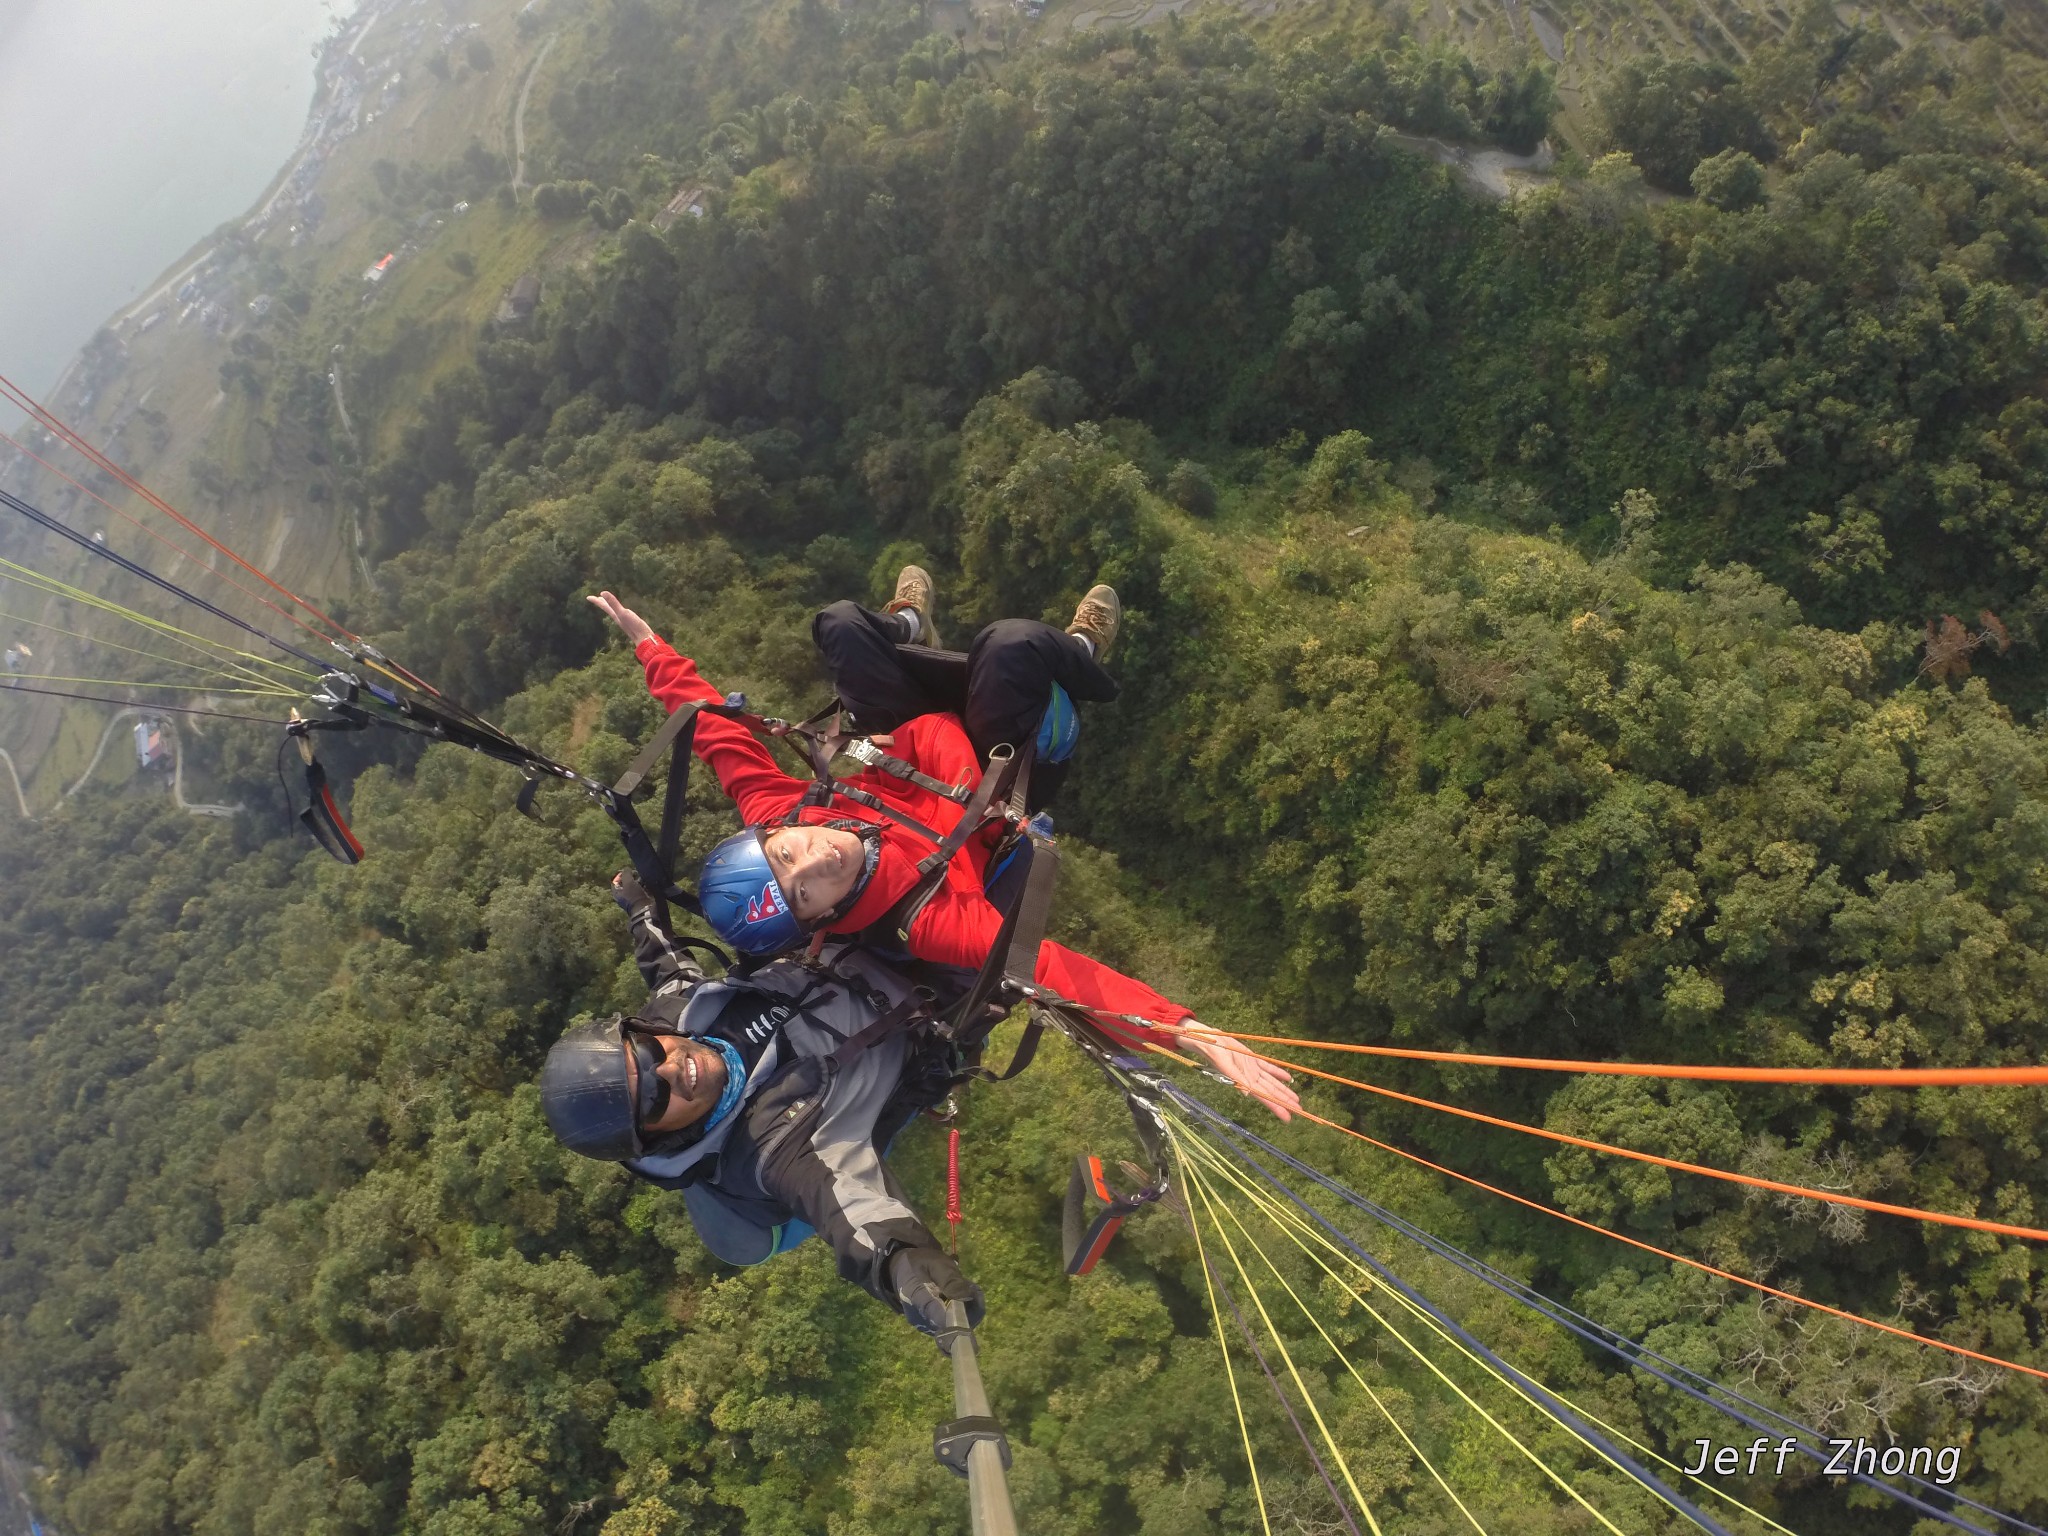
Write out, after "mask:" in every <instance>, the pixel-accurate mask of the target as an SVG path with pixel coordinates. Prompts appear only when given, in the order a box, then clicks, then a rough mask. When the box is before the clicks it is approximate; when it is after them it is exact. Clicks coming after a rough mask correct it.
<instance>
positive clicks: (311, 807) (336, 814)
mask: <svg viewBox="0 0 2048 1536" xmlns="http://www.w3.org/2000/svg"><path fill="white" fill-rule="evenodd" d="M306 794H307V800H306V808H305V809H304V810H303V811H301V812H299V820H300V821H302V822H304V823H305V826H306V830H307V831H309V832H311V833H312V834H313V840H314V841H315V842H317V843H318V844H319V845H320V846H321V847H322V848H324V849H326V850H327V851H328V852H329V853H331V854H332V855H334V857H335V858H337V859H339V860H341V862H342V863H344V864H360V863H362V862H363V845H362V843H361V842H359V841H358V840H357V838H356V835H355V833H354V832H353V831H351V830H350V829H349V824H348V823H347V822H346V821H345V820H343V819H342V815H341V807H340V806H338V805H336V804H335V803H334V791H333V790H332V789H330V788H328V785H327V770H326V769H325V768H322V767H321V766H320V765H319V764H318V763H316V762H312V761H310V760H309V761H308V762H307V764H306Z"/></svg>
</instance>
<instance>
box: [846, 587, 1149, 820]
mask: <svg viewBox="0 0 2048 1536" xmlns="http://www.w3.org/2000/svg"><path fill="white" fill-rule="evenodd" d="M902 633H903V631H902V627H901V621H900V620H898V619H897V617H896V616H895V615H894V614H880V613H875V612H872V611H871V610H869V609H866V608H863V607H861V606H860V604H858V603H852V602H846V603H834V604H833V605H832V606H831V607H829V608H827V609H825V610H824V611H822V612H821V613H820V614H819V615H818V616H817V618H816V619H814V620H813V621H812V622H811V638H812V639H813V640H815V641H816V642H817V646H818V650H819V653H820V654H822V655H823V656H824V658H825V668H826V670H827V671H828V672H829V673H830V674H831V677H832V687H833V689H834V690H835V691H836V692H837V693H838V695H839V699H840V702H841V703H843V704H844V705H845V706H846V707H847V708H848V709H849V710H851V711H852V712H853V716H854V718H855V719H856V720H857V721H859V722H860V727H861V729H862V730H864V731H893V730H895V729H896V728H897V727H898V726H900V725H902V724H903V723H904V722H905V721H907V720H913V719H915V718H916V717H917V716H919V715H929V714H935V713H939V712H942V711H943V712H951V713H953V714H957V715H959V716H960V718H961V719H962V720H963V721H965V722H966V725H967V739H968V740H969V741H970V742H972V743H973V744H974V751H975V755H976V756H977V757H979V758H980V759H981V761H982V762H983V763H986V762H987V761H988V755H989V752H990V751H991V750H992V749H993V748H995V747H996V746H998V745H1000V744H1002V743H1005V742H1007V743H1008V744H1009V745H1011V746H1013V747H1015V748H1017V749H1018V750H1019V751H1022V750H1023V749H1024V747H1025V746H1026V745H1027V744H1028V743H1029V742H1031V741H1032V740H1034V739H1035V738H1036V737H1037V735H1038V726H1039V722H1040V721H1041V720H1042V719H1043V718H1044V716H1045V707H1046V704H1047V703H1048V702H1049V701H1050V700H1051V698H1052V685H1053V684H1054V683H1058V684H1059V685H1060V687H1062V688H1064V689H1065V690H1066V691H1067V694H1068V696H1069V697H1070V698H1072V699H1073V701H1074V702H1075V703H1076V704H1107V703H1108V702H1109V701H1110V700H1112V699H1114V698H1115V697H1116V693H1117V688H1116V681H1115V679H1114V678H1112V677H1111V676H1110V675H1109V673H1108V672H1106V671H1104V670H1103V667H1102V663H1100V662H1099V661H1097V660H1096V659H1095V658H1094V657H1093V656H1092V655H1090V654H1089V652H1088V649H1087V647H1085V646H1083V645H1082V644H1081V643H1080V642H1079V641H1077V640H1075V639H1074V637H1073V636H1072V635H1064V634H1061V633H1060V632H1059V631H1058V630H1056V629H1054V628H1053V627H1052V626H1051V625H1050V624H1041V623H1039V622H1038V621H1037V620H1036V619H998V620H997V621H996V622H995V623H993V624H990V625H988V626H987V627H986V628H984V629H983V630H982V631H981V633H980V634H978V635H976V636H975V637H974V642H973V643H972V644H971V645H969V646H968V647H967V653H966V654H965V655H964V656H963V655H962V654H961V653H960V652H958V651H935V650H932V649H930V648H928V647H926V646H922V645H905V644H903V643H902V640H901V635H902ZM1065 776H1066V765H1065V764H1064V763H1059V764H1054V763H1039V764H1036V765H1034V766H1033V768H1032V770H1031V801H1030V804H1031V809H1032V810H1038V809H1041V808H1042V807H1044V806H1045V805H1048V804H1050V803H1051V800H1052V797H1053V795H1054V793H1055V792H1056V791H1057V790H1058V788H1059V784H1060V780H1061V779H1063V778H1064V777H1065Z"/></svg>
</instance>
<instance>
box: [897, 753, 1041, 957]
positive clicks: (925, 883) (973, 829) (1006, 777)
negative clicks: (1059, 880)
mask: <svg viewBox="0 0 2048 1536" xmlns="http://www.w3.org/2000/svg"><path fill="white" fill-rule="evenodd" d="M1029 750H1030V749H1029V748H1027V749H1026V755H1027V756H1028V755H1029ZM1017 761H1018V760H1017V757H1016V755H1015V753H1014V751H1013V750H1012V749H1011V748H1009V747H1006V746H998V747H996V748H995V749H994V750H993V751H991V752H990V753H989V755H988V766H987V767H986V768H984V769H983V770H982V773H981V783H980V784H979V785H977V786H976V788H975V791H974V798H973V799H971V800H969V801H968V802H967V808H966V809H965V810H963V811H962V812H961V813H960V819H959V820H958V821H957V822H955V823H954V824H953V830H952V831H950V832H948V833H947V834H946V835H945V836H944V837H943V838H941V839H940V840H939V845H938V847H936V848H934V849H933V850H932V851H931V852H930V853H928V854H926V855H925V856H924V857H923V858H922V859H920V860H918V864H917V873H918V877H919V879H918V883H917V885H916V886H915V887H913V888H912V889H911V891H910V894H909V895H907V896H905V897H904V898H903V899H902V900H901V901H899V902H898V903H897V904H896V907H895V910H894V911H892V912H891V913H890V914H889V915H888V917H887V918H886V919H885V921H886V923H887V924H888V926H889V927H890V928H893V929H894V930H895V935H896V942H897V943H899V944H908V943H909V942H910V929H911V925H912V924H914V923H915V922H916V921H917V919H918V915H919V914H920V913H922V912H923V911H924V909H925V908H926V907H927V906H928V905H930V903H931V899H932V898H933V897H934V896H936V895H938V893H939V887H940V886H942V885H944V884H945V882H946V866H947V865H948V864H950V863H951V862H952V861H953V855H954V854H956V853H958V852H959V851H960V850H961V849H962V848H963V847H965V846H966V844H967V839H969V838H970V837H972V836H974V835H975V834H976V833H977V832H979V831H980V830H981V829H982V826H983V825H984V824H985V823H986V822H987V821H988V819H989V807H990V806H991V805H992V804H994V803H995V802H996V801H997V800H999V799H1000V798H1002V796H1003V794H1004V791H1005V790H1006V788H1007V787H1008V785H1009V784H1010V782H1011V775H1012V774H1013V773H1014V772H1015V770H1016V767H1017ZM998 814H1000V813H998Z"/></svg>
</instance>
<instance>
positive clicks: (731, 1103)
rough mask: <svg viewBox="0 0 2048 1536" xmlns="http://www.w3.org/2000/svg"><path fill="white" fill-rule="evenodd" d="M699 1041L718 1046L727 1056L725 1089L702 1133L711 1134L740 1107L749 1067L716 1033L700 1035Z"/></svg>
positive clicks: (725, 1056)
mask: <svg viewBox="0 0 2048 1536" xmlns="http://www.w3.org/2000/svg"><path fill="white" fill-rule="evenodd" d="M697 1043H698V1044H699V1045H709V1046H713V1047H716V1049H717V1051H718V1054H719V1055H721V1056H723V1057H724V1058H725V1091H724V1092H722V1093H720V1094H719V1096H718V1103H717V1105H716V1106H715V1107H714V1108H713V1109H712V1111H711V1116H710V1118H709V1119H707V1120H706V1121H705V1122H704V1130H703V1132H702V1134H703V1135H705V1136H709V1135H710V1134H711V1133H712V1132H713V1131H714V1130H716V1129H717V1128H718V1126H719V1125H720V1124H721V1123H722V1122H723V1121H725V1120H726V1119H728V1118H729V1117H730V1116H731V1114H732V1112H733V1111H734V1110H735V1109H738V1108H739V1105H740V1096H741V1095H742V1094H744V1093H745V1092H746V1091H747V1067H746V1063H745V1062H743V1061H741V1060H740V1053H739V1052H738V1051H737V1050H735V1049H733V1047H731V1046H729V1045H727V1044H726V1043H725V1042H724V1041H723V1040H721V1039H719V1038H718V1037H717V1036H716V1035H700V1036H698V1037H697Z"/></svg>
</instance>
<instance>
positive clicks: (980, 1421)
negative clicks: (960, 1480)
mask: <svg viewBox="0 0 2048 1536" xmlns="http://www.w3.org/2000/svg"><path fill="white" fill-rule="evenodd" d="M984 1440H993V1441H994V1442H995V1447H996V1453H997V1454H998V1455H999V1456H1001V1457H1002V1458H1003V1470H1004V1471H1005V1472H1007V1471H1009V1470H1010V1441H1009V1437H1008V1436H1007V1435H1005V1434H1004V1433H1003V1426H1002V1425H1000V1424H998V1423H997V1422H996V1421H995V1420H994V1419H992V1418H990V1417H989V1416H988V1415H987V1414H974V1415H971V1416H970V1417H968V1418H964V1419H955V1420H953V1421H952V1422H951V1423H950V1424H941V1425H940V1426H939V1427H938V1428H937V1429H935V1430H933V1431H932V1454H933V1455H934V1456H936V1457H938V1459H939V1465H940V1466H942V1467H947V1468H950V1469H951V1470H952V1472H953V1474H954V1475H955V1476H956V1477H965V1476H966V1475H967V1458H968V1457H969V1456H970V1455H972V1454H973V1452H974V1448H975V1447H976V1446H977V1445H979V1444H981V1443H982V1441H984Z"/></svg>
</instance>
